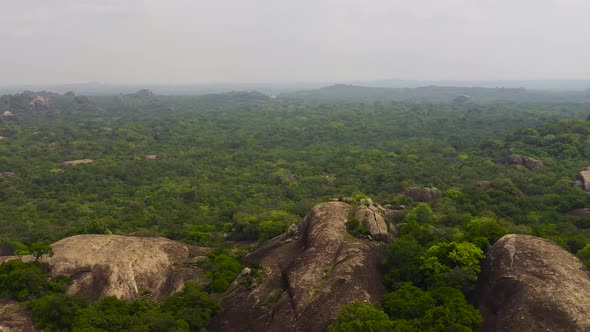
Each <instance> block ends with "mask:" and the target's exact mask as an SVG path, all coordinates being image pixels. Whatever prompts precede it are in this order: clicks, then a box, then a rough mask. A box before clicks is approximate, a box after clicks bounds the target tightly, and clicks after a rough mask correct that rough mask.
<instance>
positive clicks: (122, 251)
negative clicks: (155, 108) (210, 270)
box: [43, 234, 207, 300]
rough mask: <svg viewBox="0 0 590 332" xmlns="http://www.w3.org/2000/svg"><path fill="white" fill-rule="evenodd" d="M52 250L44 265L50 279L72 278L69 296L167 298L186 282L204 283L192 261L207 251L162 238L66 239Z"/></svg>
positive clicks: (129, 298) (127, 298)
mask: <svg viewBox="0 0 590 332" xmlns="http://www.w3.org/2000/svg"><path fill="white" fill-rule="evenodd" d="M52 248H53V256H52V257H48V258H45V259H43V261H45V262H47V263H49V264H50V265H51V267H52V270H51V274H52V277H55V276H58V275H65V276H67V277H69V278H71V279H72V281H73V284H72V285H71V286H70V288H69V289H68V293H70V294H82V295H86V296H87V297H89V298H90V299H92V300H98V299H101V298H103V297H106V296H116V297H118V298H120V299H126V300H132V299H136V298H138V297H140V296H149V297H150V298H151V299H154V300H159V299H162V298H165V297H167V296H170V295H172V294H173V293H175V292H177V291H179V290H181V289H182V287H183V285H184V281H185V280H187V279H199V278H202V277H203V273H202V271H201V269H199V268H198V267H196V266H195V265H196V264H194V263H195V262H194V261H195V260H198V258H199V257H198V255H199V254H201V255H204V254H205V253H206V251H207V250H206V249H205V248H196V247H190V246H187V245H185V244H183V243H180V242H176V241H172V240H169V239H166V238H153V237H152V238H150V237H131V236H121V235H94V234H92V235H91V234H87V235H76V236H72V237H68V238H65V239H63V240H60V241H58V242H56V243H54V244H53V245H52ZM199 251H202V252H199ZM191 253H192V254H191ZM191 256H196V257H191Z"/></svg>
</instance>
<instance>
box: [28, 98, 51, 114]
mask: <svg viewBox="0 0 590 332" xmlns="http://www.w3.org/2000/svg"><path fill="white" fill-rule="evenodd" d="M29 107H31V109H32V110H35V111H49V110H50V109H51V105H50V104H49V100H47V98H45V97H43V96H35V98H33V100H31V102H30V103H29Z"/></svg>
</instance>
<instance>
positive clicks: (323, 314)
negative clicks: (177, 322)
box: [210, 201, 385, 331]
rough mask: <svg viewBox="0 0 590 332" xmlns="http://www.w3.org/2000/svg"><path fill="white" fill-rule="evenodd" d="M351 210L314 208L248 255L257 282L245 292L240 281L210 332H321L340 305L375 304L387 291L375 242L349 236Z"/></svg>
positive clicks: (337, 204) (328, 205)
mask: <svg viewBox="0 0 590 332" xmlns="http://www.w3.org/2000/svg"><path fill="white" fill-rule="evenodd" d="M351 209H352V208H351V206H350V205H348V204H346V203H344V202H335V201H332V202H327V203H322V204H319V205H316V206H315V207H314V208H313V209H312V211H311V212H310V213H309V215H308V216H307V217H306V218H305V219H304V220H303V221H302V222H301V223H300V224H299V226H298V227H295V226H294V227H291V228H290V229H289V231H288V232H287V233H285V234H284V235H282V236H279V237H276V238H274V239H272V240H270V241H268V242H267V243H265V244H264V245H262V246H261V247H259V248H258V249H256V250H254V251H253V252H252V253H250V254H249V255H248V256H246V258H245V261H246V262H247V263H248V262H251V263H257V264H259V266H260V272H259V273H260V274H262V277H261V281H259V282H257V283H256V284H254V285H253V286H250V287H248V286H245V285H244V284H243V283H241V282H240V280H241V279H243V277H244V276H243V275H242V276H240V277H239V278H238V280H237V281H235V282H234V283H233V284H232V285H231V286H230V288H229V289H228V290H227V291H226V293H225V294H224V295H223V297H222V300H221V302H222V310H221V312H220V313H219V314H218V315H217V316H216V317H215V318H214V320H213V321H212V323H211V325H210V330H211V331H324V330H325V329H326V327H327V326H329V325H330V324H331V323H333V322H334V321H335V319H336V317H337V314H338V311H339V310H340V309H341V308H342V307H343V306H344V305H347V304H349V303H351V302H353V301H364V302H375V301H378V300H379V299H380V298H381V296H382V295H383V294H384V292H385V289H384V286H383V284H382V282H381V276H380V273H379V263H380V260H381V257H380V254H379V250H378V248H379V243H378V242H373V241H369V240H363V239H356V238H354V237H352V236H350V235H349V234H347V232H346V226H345V222H346V220H347V217H348V216H349V213H350V212H351ZM249 273H253V272H250V269H245V270H244V271H243V273H242V274H249Z"/></svg>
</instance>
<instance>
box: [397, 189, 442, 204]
mask: <svg viewBox="0 0 590 332" xmlns="http://www.w3.org/2000/svg"><path fill="white" fill-rule="evenodd" d="M404 195H406V196H408V197H410V198H411V199H413V200H414V201H416V202H430V201H432V200H435V199H437V198H441V197H442V192H441V191H440V189H437V188H418V187H414V188H410V189H408V190H406V191H405V192H404Z"/></svg>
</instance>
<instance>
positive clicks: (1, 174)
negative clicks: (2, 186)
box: [0, 172, 16, 178]
mask: <svg viewBox="0 0 590 332" xmlns="http://www.w3.org/2000/svg"><path fill="white" fill-rule="evenodd" d="M13 176H16V173H15V172H0V178H10V177H13Z"/></svg>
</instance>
